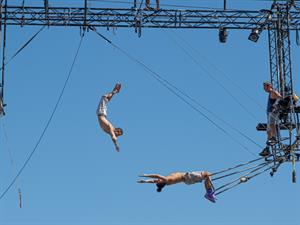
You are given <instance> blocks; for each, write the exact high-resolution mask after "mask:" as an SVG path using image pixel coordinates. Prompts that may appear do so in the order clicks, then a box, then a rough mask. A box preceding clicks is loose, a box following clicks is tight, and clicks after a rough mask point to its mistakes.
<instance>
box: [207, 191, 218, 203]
mask: <svg viewBox="0 0 300 225" xmlns="http://www.w3.org/2000/svg"><path fill="white" fill-rule="evenodd" d="M204 198H206V199H207V200H209V201H211V202H213V203H216V200H217V198H216V196H215V192H214V191H212V190H211V189H208V190H207V191H206V194H205V195H204Z"/></svg>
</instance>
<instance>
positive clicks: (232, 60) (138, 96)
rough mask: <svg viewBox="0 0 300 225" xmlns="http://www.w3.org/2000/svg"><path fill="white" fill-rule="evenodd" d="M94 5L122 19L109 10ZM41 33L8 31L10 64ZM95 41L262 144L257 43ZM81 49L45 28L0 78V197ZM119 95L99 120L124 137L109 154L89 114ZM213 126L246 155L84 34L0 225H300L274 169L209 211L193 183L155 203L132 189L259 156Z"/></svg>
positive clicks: (261, 65) (286, 182) (232, 36)
mask: <svg viewBox="0 0 300 225" xmlns="http://www.w3.org/2000/svg"><path fill="white" fill-rule="evenodd" d="M11 2H12V4H13V3H14V4H20V2H21V1H16V0H15V1H11ZM25 2H26V3H27V4H28V5H30V4H31V3H32V4H40V2H41V1H33V0H32V1H29V0H28V1H25ZM79 2H80V1H75V0H74V1H72V4H71V3H70V2H69V3H68V2H67V1H62V2H60V3H59V2H58V1H53V2H52V4H53V5H56V4H59V5H65V6H68V5H73V4H77V3H78V4H79ZM178 2H179V1H172V2H166V3H165V2H163V1H161V4H162V7H163V3H165V4H180V2H179V3H178ZM91 4H92V5H95V6H102V5H101V4H100V3H97V2H92V3H91ZM103 5H110V6H111V7H129V5H128V4H121V3H119V4H117V3H113V2H106V3H105V4H103ZM185 5H191V6H201V7H222V1H201V3H197V2H196V1H192V0H191V1H187V2H186V4H185ZM228 7H230V8H243V9H261V8H269V2H267V1H255V2H251V1H242V2H240V1H234V0H232V1H230V0H228ZM38 29H39V27H22V28H21V27H15V26H14V27H8V36H7V57H8V58H9V56H11V55H13V53H14V52H15V51H16V50H17V49H18V48H19V47H20V46H21V45H22V44H23V43H24V42H25V41H27V40H28V39H29V38H30V37H31V36H32V35H33V34H34V33H35V32H36V31H37V30H38ZM99 32H101V33H102V34H104V35H105V36H107V37H108V38H109V39H110V40H112V41H113V42H114V43H116V44H117V45H118V46H120V47H121V48H122V49H124V50H125V51H127V52H128V53H129V54H131V55H132V56H134V57H135V58H137V59H138V60H140V61H141V62H143V63H145V64H146V65H147V66H148V67H149V68H151V69H152V70H153V71H156V72H157V73H158V74H159V75H161V76H162V77H164V78H165V79H167V80H168V81H170V82H172V83H173V84H175V85H176V87H178V88H180V89H182V90H184V91H185V92H186V93H188V94H189V95H190V96H192V97H193V98H195V99H197V101H199V102H200V103H201V104H202V105H204V106H205V107H207V108H208V109H210V110H211V111H213V112H214V113H215V114H216V115H218V116H219V117H221V118H222V119H223V120H225V121H226V122H228V123H230V124H231V125H232V126H234V127H235V128H237V129H239V130H240V131H242V132H244V133H245V134H247V135H248V136H249V137H251V138H252V139H253V140H255V142H257V143H258V144H259V145H262V146H263V145H264V143H265V139H266V135H265V133H262V132H257V131H256V129H255V127H256V125H257V123H258V122H264V121H265V120H266V115H265V109H264V108H261V107H259V105H262V106H263V107H264V106H265V104H266V101H267V95H266V93H265V92H264V91H263V90H262V82H263V81H265V80H268V79H269V59H268V40H267V38H268V37H267V33H266V32H263V33H262V35H261V37H260V39H259V41H258V42H257V43H253V42H250V41H248V39H247V38H248V35H249V31H233V30H230V31H229V37H228V41H227V43H226V44H221V43H219V41H218V31H217V30H163V29H143V30H142V37H141V38H138V37H137V35H136V34H135V33H134V30H133V29H117V30H116V31H115V32H113V31H112V30H110V31H107V30H106V29H104V28H103V29H99ZM291 37H292V59H293V65H292V66H293V75H294V88H295V90H296V92H297V93H300V88H299V87H300V85H299V83H300V81H299V73H300V71H299V60H300V51H299V47H297V46H296V44H295V35H294V33H293V34H292V36H291ZM79 40H80V36H79V29H77V28H70V27H50V28H47V29H45V30H44V31H43V32H41V33H40V35H39V36H38V37H37V38H36V39H35V40H34V41H33V42H32V43H31V44H30V45H29V46H28V47H27V48H26V49H25V50H24V51H22V53H21V54H19V55H18V56H17V57H16V58H15V59H14V60H13V61H12V62H11V63H10V64H9V65H8V66H7V70H6V80H5V100H6V103H7V107H6V113H7V115H6V116H5V117H3V118H1V129H0V134H1V136H0V142H1V144H0V146H1V148H0V178H1V182H0V183H1V185H0V192H2V191H3V190H5V188H6V187H7V185H8V184H9V183H10V182H11V180H12V178H13V177H14V174H15V172H16V170H18V169H19V168H20V167H21V166H22V165H23V163H24V161H25V160H26V158H27V157H28V155H29V154H30V152H31V151H32V149H33V147H34V145H35V144H36V142H37V140H38V138H39V136H40V134H41V132H42V130H43V128H44V127H45V125H46V122H47V120H48V118H49V116H50V114H51V111H52V109H53V107H54V105H55V103H56V101H57V98H58V96H59V93H60V90H61V88H62V86H63V83H64V80H65V78H66V76H67V75H68V71H69V69H70V66H71V63H72V60H73V57H74V55H75V52H76V48H77V46H78V44H79ZM174 40H176V41H174ZM186 43H188V45H187V44H186ZM180 46H184V49H185V50H186V51H187V52H188V53H189V54H190V55H192V56H193V59H194V60H196V61H197V62H198V64H196V63H195V62H194V61H193V60H192V59H191V58H190V57H189V56H188V55H186V54H185V52H184V51H183V50H182V48H180ZM189 46H192V49H191V48H189ZM224 74H226V75H224ZM211 76H213V77H214V78H216V79H217V80H218V81H219V82H220V83H221V84H222V85H223V86H224V87H226V89H227V90H230V93H231V94H232V95H234V96H235V97H236V98H237V99H238V100H239V101H240V102H242V103H243V105H244V106H245V107H246V108H247V111H245V110H244V109H243V108H242V107H240V105H238V104H237V103H236V102H235V101H234V100H233V99H232V97H230V96H229V95H228V94H227V93H226V92H225V91H224V89H222V88H221V87H220V85H219V84H218V83H216V81H214V80H213V79H212V78H211ZM228 77H229V78H230V80H229V79H228ZM232 81H234V83H233V82H232ZM116 82H121V83H122V85H123V86H122V90H121V92H120V93H119V94H118V95H117V96H115V97H114V98H113V99H112V101H111V102H110V105H109V109H108V118H109V119H110V120H111V122H112V123H113V124H114V125H115V126H117V127H122V128H123V130H124V136H122V137H120V138H119V143H120V146H121V152H120V153H117V152H116V151H115V150H114V146H113V144H112V143H111V140H110V138H109V136H108V135H106V134H104V133H103V131H102V130H100V128H99V125H98V121H97V117H96V114H95V111H96V107H97V105H98V101H99V99H100V97H101V95H102V94H104V93H105V92H107V91H110V90H111V89H112V88H113V86H114V84H115V83H116ZM237 85H238V87H237ZM241 89H242V91H241ZM245 93H246V94H247V95H249V96H251V98H253V99H255V101H252V100H251V99H249V97H247V95H245ZM253 117H254V118H253ZM220 125H221V126H223V127H224V128H225V129H227V130H228V132H229V133H230V134H231V135H233V136H234V137H235V138H236V139H238V140H239V142H240V143H241V144H242V145H244V146H247V147H248V148H249V150H250V151H251V153H249V152H248V151H246V150H245V149H243V148H242V147H241V146H240V145H239V144H237V143H236V142H235V141H233V140H232V139H230V138H228V136H226V135H224V133H223V132H221V131H220V130H218V129H216V128H215V127H214V126H213V125H212V124H211V123H210V122H208V121H207V120H206V119H205V118H203V117H202V116H201V115H199V113H197V112H195V111H194V110H192V109H191V108H190V107H188V106H187V105H186V104H184V103H183V102H182V101H181V100H180V99H178V98H177V97H176V96H174V95H173V94H172V93H170V92H169V91H168V90H167V89H166V88H164V87H163V86H162V85H161V84H160V83H158V82H157V81H156V80H154V79H153V78H152V77H151V76H149V74H148V72H147V71H145V69H144V68H143V67H141V66H140V65H138V64H136V63H134V62H133V61H132V60H130V59H128V58H127V57H126V56H124V55H122V54H121V53H120V52H119V51H118V50H117V49H115V48H113V47H111V46H110V45H108V44H107V43H106V42H104V41H103V40H102V39H100V38H99V37H98V36H97V35H96V34H95V33H93V32H88V33H87V34H86V35H85V37H84V39H83V43H82V47H81V49H80V52H79V55H78V58H77V61H76V64H75V66H74V70H73V72H72V75H71V78H70V81H69V83H68V86H67V88H66V90H65V93H64V96H63V98H62V101H61V103H60V105H59V107H58V110H57V111H56V114H55V116H54V118H53V121H52V122H51V124H50V126H49V128H48V130H47V133H46V135H45V136H44V138H43V140H42V142H41V143H40V145H39V147H38V149H37V151H36V153H35V154H34V156H33V157H32V159H31V160H30V162H29V164H28V166H27V167H26V168H25V170H24V171H23V173H22V174H21V176H20V178H19V179H18V181H17V183H16V185H14V186H13V187H12V189H11V190H10V191H9V192H8V193H7V194H6V195H5V197H4V198H3V199H1V201H0V225H17V224H18V225H19V224H20V225H21V224H22V225H23V224H30V225H48V224H49V225H50V224H51V225H61V224H72V225H119V224H120V225H121V224H125V225H131V224H142V225H144V224H145V225H146V224H157V225H160V224H161V225H167V224H168V225H169V224H170V225H171V224H172V225H173V224H174V225H177V224H187V225H189V224H191V225H194V224H205V225H219V224H222V225H227V224H228V225H235V224H236V225H237V224H238V225H250V224H251V225H253V224H254V225H269V224H270V225H271V224H272V225H273V224H274V225H281V224H285V225H299V224H300V218H299V216H298V215H297V214H298V213H299V210H300V192H299V182H298V183H296V184H293V183H292V182H291V171H292V165H291V164H284V165H283V166H282V167H281V168H280V170H279V171H278V172H277V173H276V175H275V176H274V177H273V178H271V177H270V176H269V175H268V173H266V174H263V175H261V176H258V177H257V178H255V179H253V180H251V181H249V182H247V183H245V184H244V185H240V186H239V187H237V188H235V189H233V190H230V191H228V192H225V193H224V194H222V195H220V196H219V197H218V201H217V203H216V204H212V203H210V202H208V201H207V200H205V199H204V198H203V195H204V192H205V191H204V188H203V184H196V185H192V186H187V185H184V184H179V185H175V186H170V187H167V188H165V190H163V192H162V193H156V191H155V188H154V186H153V185H139V184H137V183H136V180H137V179H138V177H137V175H138V174H141V173H161V174H168V173H170V172H175V171H193V170H208V171H212V172H214V171H218V170H222V169H225V168H228V167H231V166H234V165H236V164H239V163H242V162H246V161H249V160H251V159H254V158H255V157H256V154H257V153H258V152H259V151H260V150H261V149H260V148H258V147H257V146H256V145H253V144H252V143H250V142H249V141H247V140H245V139H244V138H243V137H241V136H239V135H238V134H236V133H235V132H233V131H232V130H230V129H229V128H227V127H226V126H225V125H224V124H220ZM3 126H4V127H5V130H6V132H7V139H8V140H6V139H5V138H4V130H3ZM9 150H10V151H11V153H12V155H13V159H14V164H13V165H12V164H11V162H10V158H9V154H8V151H9ZM297 172H298V174H299V165H297ZM298 180H299V177H298ZM18 188H21V190H22V196H23V208H22V209H19V207H18V191H17V189H18Z"/></svg>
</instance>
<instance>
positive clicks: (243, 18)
mask: <svg viewBox="0 0 300 225" xmlns="http://www.w3.org/2000/svg"><path fill="white" fill-rule="evenodd" d="M6 9H7V11H6V13H5V10H4V11H3V15H2V19H3V20H4V19H5V20H6V23H7V25H21V26H25V25H31V26H33V25H37V26H41V25H49V26H97V27H136V26H137V24H138V26H140V27H147V28H212V29H215V28H219V27H226V28H228V29H253V28H255V27H257V26H264V25H265V24H266V23H270V22H271V20H277V17H278V16H280V14H277V13H274V14H273V15H272V18H270V12H271V11H270V10H260V11H247V10H225V11H222V10H219V11H217V10H159V11H144V10H135V9H125V8H84V7H82V8H70V7H22V6H7V8H6ZM289 14H290V18H291V22H290V25H289V27H290V30H296V29H299V27H300V10H299V11H298V10H294V11H291V12H289ZM5 15H6V16H5ZM264 27H265V29H267V27H266V26H264ZM271 27H272V26H271Z"/></svg>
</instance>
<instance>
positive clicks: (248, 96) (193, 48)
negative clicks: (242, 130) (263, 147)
mask: <svg viewBox="0 0 300 225" xmlns="http://www.w3.org/2000/svg"><path fill="white" fill-rule="evenodd" d="M172 33H173V34H174V35H175V36H177V37H178V38H179V39H180V40H181V41H182V42H183V43H185V44H186V45H187V46H188V47H189V48H190V49H191V50H193V51H194V52H196V53H197V54H198V55H199V56H200V57H201V58H202V60H204V61H206V62H207V63H208V64H209V65H210V66H211V67H213V68H214V69H215V70H216V71H218V72H219V73H220V74H222V75H223V76H224V77H225V78H226V79H227V80H228V81H229V82H230V83H231V84H232V85H233V86H235V87H236V88H237V89H239V90H240V91H241V92H242V93H243V94H244V95H245V96H246V97H247V98H248V99H249V100H251V101H252V102H253V103H255V104H256V105H257V106H258V107H259V108H260V109H261V110H263V111H265V107H263V106H262V105H261V104H260V103H259V102H258V101H257V100H256V99H254V98H253V97H252V96H251V95H249V94H248V93H247V92H246V91H245V90H244V89H243V88H242V87H241V86H240V85H238V84H237V83H236V82H235V81H233V80H232V79H231V78H230V76H229V75H228V74H226V73H225V72H224V71H222V70H221V69H220V68H219V67H217V66H216V65H214V64H213V63H211V62H210V61H209V60H208V59H207V58H206V57H205V56H203V55H202V54H201V53H200V50H199V49H197V48H195V47H194V46H192V45H191V44H190V43H189V42H188V41H187V40H185V39H184V38H183V37H182V36H180V35H179V34H178V33H176V32H175V31H172ZM237 101H238V100H237ZM238 104H242V103H238ZM243 108H244V107H243ZM245 110H246V111H247V113H251V112H250V111H249V110H248V109H247V108H245ZM251 114H252V113H251ZM251 116H252V117H254V118H255V119H256V120H257V117H256V116H255V115H254V114H252V115H251Z"/></svg>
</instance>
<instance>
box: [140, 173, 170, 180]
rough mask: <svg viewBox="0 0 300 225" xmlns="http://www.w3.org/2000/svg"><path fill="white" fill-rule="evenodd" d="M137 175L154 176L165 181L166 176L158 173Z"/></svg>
mask: <svg viewBox="0 0 300 225" xmlns="http://www.w3.org/2000/svg"><path fill="white" fill-rule="evenodd" d="M139 177H149V178H154V179H160V180H164V181H166V180H167V178H166V177H165V176H162V175H160V174H142V175H139Z"/></svg>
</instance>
